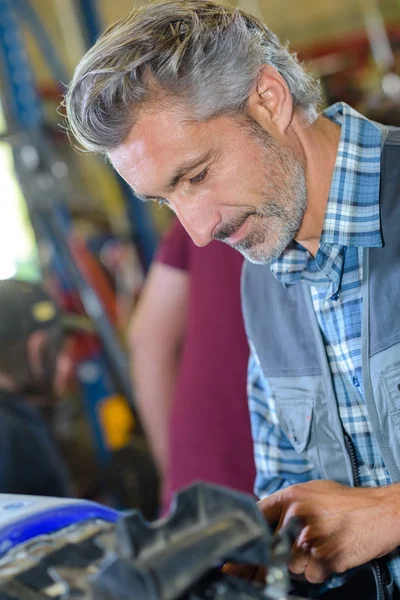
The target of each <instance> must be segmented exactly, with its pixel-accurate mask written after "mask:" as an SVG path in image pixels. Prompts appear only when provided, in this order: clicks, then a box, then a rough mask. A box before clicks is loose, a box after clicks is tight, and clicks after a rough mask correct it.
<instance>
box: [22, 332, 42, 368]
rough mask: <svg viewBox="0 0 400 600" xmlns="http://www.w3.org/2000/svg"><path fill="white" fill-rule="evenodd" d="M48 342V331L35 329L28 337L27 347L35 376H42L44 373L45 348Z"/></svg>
mask: <svg viewBox="0 0 400 600" xmlns="http://www.w3.org/2000/svg"><path fill="white" fill-rule="evenodd" d="M46 342H47V333H46V332H45V331H41V330H38V331H34V332H33V333H31V335H30V336H29V337H28V340H27V343H26V348H27V352H28V359H29V364H30V365H31V369H32V373H33V374H34V376H35V377H37V378H40V377H42V375H43V373H44V367H45V366H44V365H43V354H44V353H43V349H44V347H45V345H46Z"/></svg>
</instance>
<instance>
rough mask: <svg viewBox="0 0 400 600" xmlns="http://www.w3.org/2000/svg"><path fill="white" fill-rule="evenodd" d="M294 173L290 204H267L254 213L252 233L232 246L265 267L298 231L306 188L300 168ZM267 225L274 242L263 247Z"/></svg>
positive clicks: (289, 192)
mask: <svg viewBox="0 0 400 600" xmlns="http://www.w3.org/2000/svg"><path fill="white" fill-rule="evenodd" d="M294 170H295V172H294V173H292V174H291V178H292V185H291V186H290V188H289V190H287V192H288V194H287V197H288V198H292V202H289V204H288V203H287V202H286V203H284V202H278V201H277V200H272V201H271V200H269V201H266V202H265V204H263V205H262V206H261V207H260V208H259V209H257V211H255V212H254V213H253V216H252V218H253V219H254V222H255V225H256V226H255V230H254V231H252V232H251V233H250V234H249V235H248V236H246V238H245V239H243V240H241V241H240V242H238V243H237V244H235V245H234V248H235V249H236V250H238V251H239V252H241V253H242V254H243V256H244V257H245V258H246V260H248V261H250V262H252V263H255V264H268V263H270V262H272V261H273V260H276V259H277V258H279V257H280V256H281V254H282V253H283V252H284V250H285V249H286V248H287V246H288V245H289V244H290V243H291V242H292V241H293V240H294V238H295V237H296V235H297V233H298V231H299V229H300V226H301V223H302V220H303V216H304V213H305V210H306V208H307V187H306V180H305V174H304V169H303V167H302V165H301V164H300V163H296V167H295V169H294ZM295 186H296V187H295ZM294 187H295V189H294ZM257 219H259V223H257ZM264 219H265V220H266V221H265V225H266V226H265V227H263V221H264ZM268 222H269V223H271V222H272V223H273V228H274V231H273V233H274V238H275V239H276V243H275V244H274V245H273V246H270V247H268V245H267V247H264V248H263V246H264V245H265V244H266V242H267V241H268V231H269V229H270V228H269V227H268ZM272 223H271V224H272Z"/></svg>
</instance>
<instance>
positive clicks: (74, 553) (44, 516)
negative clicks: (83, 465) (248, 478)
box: [0, 484, 291, 600]
mask: <svg viewBox="0 0 400 600" xmlns="http://www.w3.org/2000/svg"><path fill="white" fill-rule="evenodd" d="M290 546H291V540H290V539H289V537H287V536H286V537H277V536H273V535H272V533H271V531H270V529H269V527H268V525H267V524H266V522H265V520H264V518H263V517H262V515H261V513H260V512H259V510H258V508H257V506H256V505H255V503H254V500H253V499H252V498H250V497H248V496H246V495H244V494H240V493H237V492H233V491H230V490H226V489H224V488H221V487H218V486H214V485H208V484H195V485H193V486H191V487H189V488H187V489H185V490H183V491H181V492H180V493H179V494H177V496H176V499H175V507H174V509H173V511H172V513H171V515H170V516H168V517H167V518H164V519H161V520H158V521H154V522H152V523H149V522H146V521H145V520H144V519H143V518H142V516H141V515H140V513H138V512H137V511H134V512H131V513H127V514H125V515H124V514H119V513H117V512H116V511H113V510H110V509H107V508H105V507H101V506H100V505H97V504H95V503H91V502H83V501H66V500H57V499H47V498H46V499H45V498H34V497H26V496H19V497H15V496H12V497H8V496H6V495H4V496H0V600H17V599H18V600H49V599H55V600H73V599H82V600H262V599H263V600H285V598H286V597H287V595H288V593H289V588H290V581H289V578H288V576H287V570H286V560H287V557H288V554H289V551H290ZM225 562H232V563H239V564H252V565H258V566H259V567H266V568H267V571H268V575H267V578H266V580H265V582H263V583H256V582H251V581H245V580H243V579H240V578H238V577H234V576H232V575H226V574H224V573H222V572H221V570H220V568H221V566H222V565H223V564H224V563H225Z"/></svg>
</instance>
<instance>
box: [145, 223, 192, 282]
mask: <svg viewBox="0 0 400 600" xmlns="http://www.w3.org/2000/svg"><path fill="white" fill-rule="evenodd" d="M190 244H193V242H192V240H191V239H190V237H189V234H188V233H186V231H185V229H184V227H183V226H182V225H181V224H180V223H179V221H178V220H176V221H174V222H173V223H172V226H171V227H170V229H169V230H168V231H167V233H166V235H165V237H164V238H163V240H162V241H161V243H160V245H159V247H158V250H157V252H156V256H155V259H154V260H155V262H159V263H162V264H164V265H168V266H169V267H174V268H175V269H181V270H182V271H188V270H189V255H190Z"/></svg>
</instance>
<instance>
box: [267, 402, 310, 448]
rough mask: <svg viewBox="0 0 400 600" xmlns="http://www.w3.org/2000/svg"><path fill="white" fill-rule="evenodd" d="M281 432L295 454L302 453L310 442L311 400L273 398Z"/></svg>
mask: <svg viewBox="0 0 400 600" xmlns="http://www.w3.org/2000/svg"><path fill="white" fill-rule="evenodd" d="M275 403H276V411H277V414H278V419H279V422H280V424H281V427H282V430H283V431H284V433H285V435H286V437H287V438H288V440H289V441H290V443H291V444H292V446H293V448H294V449H295V450H296V451H297V452H303V451H304V450H305V449H306V446H307V444H308V442H309V440H310V435H311V424H312V417H313V400H312V398H310V397H309V396H303V397H302V396H297V397H296V398H284V399H283V398H275Z"/></svg>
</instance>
